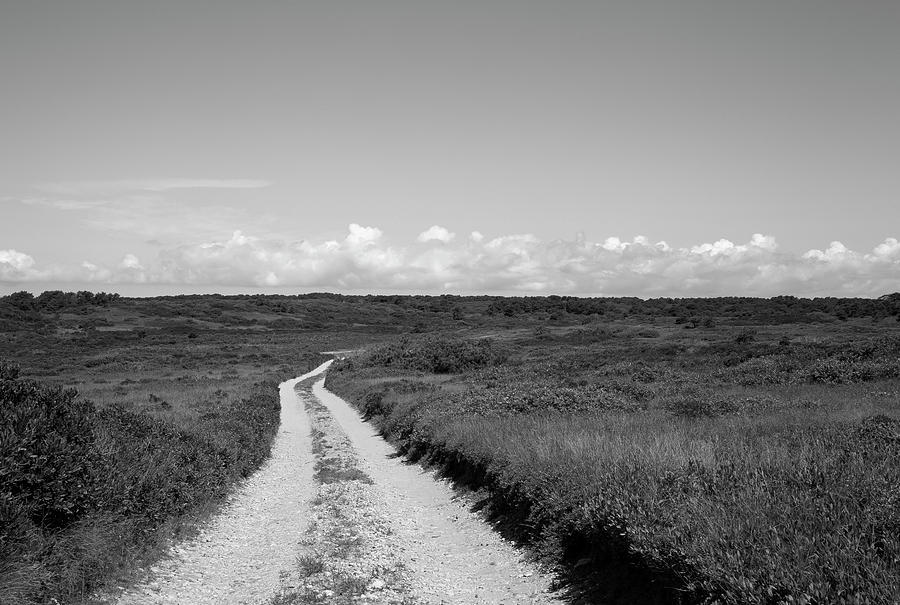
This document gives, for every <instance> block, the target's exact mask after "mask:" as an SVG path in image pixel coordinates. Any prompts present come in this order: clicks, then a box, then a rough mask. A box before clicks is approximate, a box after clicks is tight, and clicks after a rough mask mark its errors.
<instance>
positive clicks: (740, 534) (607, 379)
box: [327, 326, 900, 603]
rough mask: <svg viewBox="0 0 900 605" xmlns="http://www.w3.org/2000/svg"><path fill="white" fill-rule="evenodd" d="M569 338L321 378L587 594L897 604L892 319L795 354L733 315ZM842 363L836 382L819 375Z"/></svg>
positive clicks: (897, 438) (822, 333) (899, 433)
mask: <svg viewBox="0 0 900 605" xmlns="http://www.w3.org/2000/svg"><path fill="white" fill-rule="evenodd" d="M658 327H659V326H658ZM573 332H576V331H573V330H569V331H567V332H563V333H562V334H559V333H558V334H556V335H553V336H552V338H551V340H550V342H549V343H548V340H547V338H546V337H545V334H546V333H545V334H541V335H537V336H536V337H531V336H529V337H524V338H523V337H520V338H519V339H518V341H513V342H512V343H510V344H509V346H512V347H514V353H513V355H512V357H511V358H510V359H509V361H507V362H506V363H505V364H504V365H501V366H499V367H488V368H484V369H479V370H471V371H468V372H466V373H463V374H459V375H456V376H443V377H441V376H439V375H437V374H435V373H433V372H422V371H411V370H409V369H397V368H391V367H383V366H381V365H378V364H375V363H372V361H371V360H377V359H380V353H379V352H378V351H373V352H371V353H370V354H368V355H365V356H362V357H359V358H357V359H356V360H351V361H347V362H339V363H337V364H336V365H335V366H333V368H332V370H331V371H330V372H329V375H328V379H327V386H328V387H329V388H330V389H332V390H335V391H336V392H338V393H339V394H341V395H343V396H345V397H347V398H348V399H350V400H351V401H354V402H355V403H356V405H357V406H358V407H360V408H361V409H362V410H363V412H364V413H365V414H366V415H367V416H369V417H371V418H373V419H374V420H375V421H376V422H377V423H378V424H379V425H380V427H381V428H382V430H383V431H384V432H385V434H386V435H387V436H388V437H389V438H391V439H393V440H395V441H397V442H398V443H399V444H400V445H401V446H402V447H403V448H404V450H405V452H406V453H407V454H408V455H409V456H411V457H412V458H414V459H422V460H424V461H427V462H429V463H432V464H438V465H440V466H442V467H443V469H444V470H445V472H447V473H448V474H450V475H451V476H454V477H455V478H456V479H457V480H458V481H459V482H461V483H463V484H468V485H469V486H471V487H475V488H479V489H483V490H486V491H487V493H488V496H487V498H486V500H485V505H486V506H488V508H489V509H491V510H492V511H493V512H492V514H493V517H494V519H495V520H496V521H497V523H498V526H499V527H501V528H502V529H504V530H506V531H508V532H510V534H511V535H512V536H514V537H515V538H517V539H518V540H520V541H522V542H524V543H526V544H529V545H530V546H531V547H532V548H533V549H534V550H535V551H536V552H537V553H538V554H539V555H540V556H541V557H543V558H544V559H546V560H548V561H550V562H553V563H555V564H556V565H557V566H558V567H559V568H560V569H561V570H562V571H563V573H564V575H565V576H566V577H567V578H568V580H569V581H570V582H571V584H570V590H571V594H572V595H573V598H574V599H575V600H576V601H578V599H582V600H583V602H594V601H604V602H623V603H624V602H636V601H640V602H651V601H655V602H689V603H693V602H718V603H782V602H784V603H787V602H807V603H893V602H895V601H896V597H897V593H896V587H897V586H898V585H900V541H898V539H897V536H898V535H900V513H898V511H900V500H898V494H900V468H898V466H897V464H896V461H897V460H898V459H900V405H898V396H897V394H898V392H900V381H898V380H897V378H896V375H897V374H896V369H897V367H898V366H897V363H898V358H900V356H898V355H897V343H898V340H897V336H896V335H895V334H896V333H894V334H891V333H888V335H887V336H885V334H884V332H879V333H876V334H872V335H871V336H870V337H869V338H867V339H856V340H854V341H853V343H852V346H850V347H849V348H848V347H847V345H846V344H845V343H842V342H840V341H841V340H842V334H841V330H838V331H836V333H835V334H829V333H828V331H827V330H822V329H821V327H820V328H819V329H818V333H817V340H816V341H815V342H814V343H812V344H810V345H808V346H807V345H805V344H801V345H795V346H794V348H793V350H790V349H789V350H787V351H785V350H784V345H779V344H778V341H777V340H775V337H776V335H774V334H773V335H771V336H769V335H766V334H765V333H763V334H762V335H760V334H759V333H757V334H756V335H755V336H754V337H753V339H752V340H748V339H747V338H746V336H742V334H744V332H743V331H742V329H739V328H734V329H725V330H723V329H721V328H719V329H718V330H710V331H708V332H707V334H708V335H709V336H708V338H709V339H708V340H705V341H704V340H699V339H696V336H694V337H693V339H691V340H688V339H685V337H683V336H682V334H683V332H681V330H680V329H676V330H671V329H670V328H669V329H667V327H666V326H662V327H661V329H658V332H657V335H656V336H640V335H639V334H640V333H641V332H642V329H641V328H640V327H639V326H633V327H632V329H630V330H616V329H615V328H614V327H612V328H607V329H606V330H604V333H603V334H602V335H601V336H596V337H591V338H585V337H584V335H583V334H576V335H573ZM610 332H612V333H613V336H612V337H610V336H609V334H610ZM644 333H645V334H649V332H644ZM616 334H622V335H621V336H616ZM695 334H696V333H695ZM736 336H741V338H739V339H736ZM778 338H779V339H780V337H778ZM572 340H577V341H578V342H579V344H575V345H572V344H570V343H571V342H572ZM559 341H564V344H563V343H560V342H559ZM813 348H814V349H815V350H814V351H813V350H812V349H813ZM723 351H724V352H726V355H727V353H728V352H740V353H742V354H744V355H747V354H749V357H748V358H747V359H766V358H767V357H775V356H778V358H784V357H788V358H789V360H790V361H792V362H793V364H792V366H791V371H790V376H791V378H790V379H789V380H784V379H781V378H779V379H778V380H771V379H770V378H769V376H768V374H766V373H765V372H762V371H755V370H751V369H749V368H746V367H745V368H744V370H743V372H731V371H729V368H733V367H736V366H725V365H724V364H723V361H722V360H723V358H724V357H725V356H724V355H723V354H722V353H723ZM833 360H839V361H840V362H841V363H835V364H834V365H835V367H836V370H835V371H834V372H832V373H831V374H829V379H828V380H821V379H820V375H819V374H817V373H816V372H815V371H812V369H813V368H816V367H820V366H822V365H827V364H829V363H831V362H832V361H833ZM845 362H846V363H845ZM742 363H743V362H742ZM860 364H865V365H866V366H867V367H870V368H875V370H874V371H871V372H866V373H860V372H859V371H858V368H859V366H860ZM782 373H784V372H782Z"/></svg>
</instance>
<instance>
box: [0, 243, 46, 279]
mask: <svg viewBox="0 0 900 605" xmlns="http://www.w3.org/2000/svg"><path fill="white" fill-rule="evenodd" d="M36 275H37V273H36V272H35V270H34V259H33V258H32V257H31V256H29V255H27V254H25V253H24V252H19V251H18V250H12V249H10V250H0V281H10V282H14V281H28V280H29V279H31V278H33V277H34V276H36Z"/></svg>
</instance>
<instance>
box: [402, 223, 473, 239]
mask: <svg viewBox="0 0 900 605" xmlns="http://www.w3.org/2000/svg"><path fill="white" fill-rule="evenodd" d="M475 233H477V231H476V232H475ZM475 233H473V234H472V235H473V236H474V235H475ZM455 237H456V234H455V233H450V232H449V231H447V230H446V229H444V228H443V227H441V226H439V225H432V226H431V227H429V228H428V229H426V230H425V231H423V232H422V233H420V234H419V237H417V238H416V240H417V241H419V242H421V243H426V242H443V243H445V244H449V243H450V242H451V241H453V238H455Z"/></svg>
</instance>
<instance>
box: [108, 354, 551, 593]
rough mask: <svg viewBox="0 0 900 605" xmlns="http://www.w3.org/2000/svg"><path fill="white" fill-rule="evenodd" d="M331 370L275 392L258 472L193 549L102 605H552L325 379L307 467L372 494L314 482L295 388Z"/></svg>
mask: <svg viewBox="0 0 900 605" xmlns="http://www.w3.org/2000/svg"><path fill="white" fill-rule="evenodd" d="M330 363H331V362H328V363H325V364H322V365H321V366H319V367H318V368H316V369H315V370H313V371H312V372H309V373H308V374H305V375H303V376H301V377H299V378H295V379H293V380H289V381H287V382H284V383H282V384H281V385H280V393H281V427H280V428H279V431H278V434H277V437H276V440H275V443H274V446H273V448H272V456H271V458H270V460H269V461H268V462H267V463H266V464H265V465H264V466H263V467H262V468H261V469H260V470H259V471H258V472H257V473H256V474H254V475H253V476H252V477H251V478H250V479H248V480H247V481H246V482H244V484H243V485H241V486H240V488H239V489H238V490H237V491H236V492H235V494H234V495H233V496H232V497H231V498H230V499H229V501H228V503H227V504H226V506H225V508H224V510H223V511H222V513H220V514H219V515H218V516H216V517H215V518H214V519H213V520H212V521H211V522H210V524H209V525H208V526H207V527H206V528H205V529H204V530H202V531H201V532H200V534H199V535H198V536H197V537H196V538H195V539H193V540H190V541H188V542H185V543H183V544H181V545H179V546H176V547H175V548H174V549H173V552H172V556H171V557H169V558H168V559H165V560H163V561H161V562H160V563H158V564H156V565H154V566H153V567H152V568H151V569H150V572H149V578H148V580H147V581H145V582H143V583H141V584H139V585H137V586H135V587H133V588H130V589H127V590H126V591H125V592H124V593H122V594H121V595H120V596H119V597H118V599H117V600H115V599H113V601H114V602H116V603H118V604H121V605H128V604H137V605H151V604H152V605H157V604H166V605H170V604H171V605H176V604H177V605H182V604H183V605H206V604H209V605H212V604H216V605H218V604H244V603H247V604H250V603H266V602H278V603H323V604H337V603H345V602H349V601H347V600H345V597H344V596H343V595H345V594H347V593H346V591H345V590H344V589H342V588H341V586H346V585H347V584H348V583H350V584H353V585H355V586H356V588H355V589H354V590H353V591H351V592H353V593H354V594H355V595H356V596H354V597H352V602H353V603H360V604H363V603H372V604H376V603H378V604H388V603H404V604H412V603H416V604H419V603H422V604H430V605H431V604H433V605H438V604H442V605H443V604H458V605H473V604H479V603H483V604H486V605H487V604H501V603H504V604H509V605H527V604H550V603H561V602H562V601H560V600H558V599H556V598H555V597H554V596H553V595H552V594H550V592H549V587H550V585H551V581H552V578H551V577H550V576H549V575H547V574H544V573H542V572H541V571H540V570H539V569H537V568H536V567H535V566H534V565H533V564H531V563H529V562H527V561H526V560H524V559H523V558H522V555H521V553H520V552H519V551H518V550H517V549H516V548H515V547H514V546H513V545H512V544H510V543H509V542H507V541H505V540H504V539H503V538H502V537H501V536H499V535H498V534H497V533H496V532H494V531H493V530H492V529H491V528H490V527H489V526H488V525H487V524H486V523H485V522H484V521H483V520H482V519H481V518H480V517H479V516H478V515H477V514H474V513H472V512H470V510H469V506H468V504H467V503H466V502H465V501H464V500H460V499H458V498H456V497H455V495H454V492H453V490H452V488H451V487H450V485H449V484H448V483H447V482H446V481H442V480H438V479H436V478H435V477H434V476H433V474H432V473H430V472H426V471H425V470H423V469H422V468H421V467H419V466H416V465H409V464H406V463H404V462H403V461H402V460H401V459H400V458H398V457H397V456H396V452H395V450H394V448H393V447H392V446H391V445H389V444H388V443H387V442H386V441H384V440H383V439H382V438H381V437H379V436H378V435H377V434H376V432H375V430H374V428H373V427H372V426H371V425H369V424H367V423H365V422H363V421H362V420H361V418H360V416H359V415H358V413H357V412H356V411H355V410H353V409H352V408H351V407H350V406H349V405H348V404H347V403H346V402H345V401H343V400H342V399H340V398H339V397H338V396H336V395H334V394H333V393H331V392H329V391H327V390H326V389H325V387H324V386H323V382H324V381H323V380H320V381H318V382H317V383H316V384H315V385H314V386H313V387H312V395H314V396H315V398H316V399H317V400H318V402H320V403H321V404H322V405H324V406H325V408H327V410H328V411H329V412H330V415H331V416H332V417H333V421H332V418H328V417H327V413H326V412H325V410H321V408H319V410H320V411H319V410H317V409H316V408H318V406H317V404H316V403H315V401H312V402H310V412H311V413H312V414H313V418H314V421H315V422H316V428H317V430H319V431H320V432H324V434H325V435H326V436H327V443H326V446H327V447H324V448H321V447H320V450H321V451H320V452H319V453H318V454H317V455H318V456H319V457H320V458H322V457H332V456H338V457H339V458H341V459H344V460H346V461H348V465H349V466H348V468H350V467H356V468H358V469H359V470H361V471H363V472H364V473H365V474H366V475H368V477H369V478H371V479H372V481H373V483H371V484H370V483H368V481H367V480H366V477H365V476H362V477H361V480H360V478H349V479H347V480H339V481H338V482H336V483H330V484H326V485H318V484H317V482H316V481H315V479H314V469H313V464H314V458H313V456H312V439H311V437H310V430H311V424H310V419H309V418H308V416H307V414H306V412H305V410H304V409H303V404H302V399H303V398H308V397H310V394H309V393H308V392H304V393H302V394H301V395H300V396H298V395H297V394H295V392H294V386H295V385H296V384H297V383H298V382H301V381H303V380H305V379H307V378H310V377H312V376H316V375H318V374H321V373H323V372H324V371H325V370H326V369H327V367H328V366H329V364H330ZM304 390H305V389H304ZM317 413H318V414H319V415H318V416H317V415H316V414H317ZM322 414H325V415H326V416H322ZM314 497H315V499H314V500H313V498H314ZM310 520H311V522H310ZM342 583H343V584H342ZM340 593H343V594H340ZM104 601H107V602H108V600H106V599H104Z"/></svg>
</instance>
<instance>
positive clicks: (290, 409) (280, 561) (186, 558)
mask: <svg viewBox="0 0 900 605" xmlns="http://www.w3.org/2000/svg"><path fill="white" fill-rule="evenodd" d="M330 363H331V362H327V363H324V364H322V365H321V366H319V367H318V368H316V369H315V370H313V371H312V372H309V373H307V374H305V375H303V376H300V377H299V378H295V379H293V380H288V381H286V382H283V383H281V385H280V395H281V426H280V428H279V429H278V434H277V436H276V437H275V443H274V444H273V447H272V456H271V458H270V459H269V460H268V462H266V463H265V464H264V465H263V467H262V468H261V469H260V470H259V471H258V472H257V473H255V474H254V475H253V476H252V477H250V478H249V479H247V480H246V481H245V482H244V483H243V484H242V485H241V486H240V488H239V489H238V490H237V491H236V492H235V493H234V495H233V496H232V497H231V498H230V499H229V501H228V503H227V504H226V505H225V508H224V509H223V511H222V512H221V513H220V514H219V515H217V516H216V517H215V518H214V519H213V520H212V521H211V523H210V524H209V526H207V527H206V528H204V529H203V530H202V531H201V532H200V534H199V535H198V536H197V537H196V538H195V539H193V540H190V541H188V542H186V543H183V544H180V545H178V546H176V547H175V548H174V549H173V551H172V556H171V557H170V558H168V559H165V560H163V561H161V562H160V563H158V564H156V565H154V566H153V567H152V568H151V569H150V574H149V578H148V580H147V581H146V582H144V583H142V584H139V585H137V586H135V587H133V588H131V589H128V590H127V591H125V592H124V593H123V594H122V595H121V596H120V597H119V599H118V603H119V604H121V605H127V604H137V605H151V604H153V605H156V604H173V605H174V604H178V605H204V604H210V605H213V604H215V605H219V604H221V603H234V604H238V603H263V602H265V601H267V600H268V599H269V598H271V597H272V595H274V594H275V593H276V592H277V590H278V587H279V578H280V576H281V574H282V572H287V571H288V570H290V569H291V568H292V567H293V565H294V562H295V559H296V555H297V547H298V544H299V543H300V540H301V538H302V536H303V534H304V532H305V530H306V525H307V516H308V515H307V510H308V501H309V499H310V498H311V497H312V495H313V494H314V493H315V491H316V486H315V483H314V481H313V460H312V457H311V455H310V436H309V431H310V428H309V420H308V418H307V415H306V413H305V411H304V410H303V409H302V405H301V403H300V401H299V399H298V397H297V395H296V394H295V393H294V385H295V384H296V383H297V382H299V381H301V380H304V379H306V378H309V377H311V376H315V375H317V374H321V373H322V372H324V371H325V370H326V369H327V368H328V365H329V364H330Z"/></svg>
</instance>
